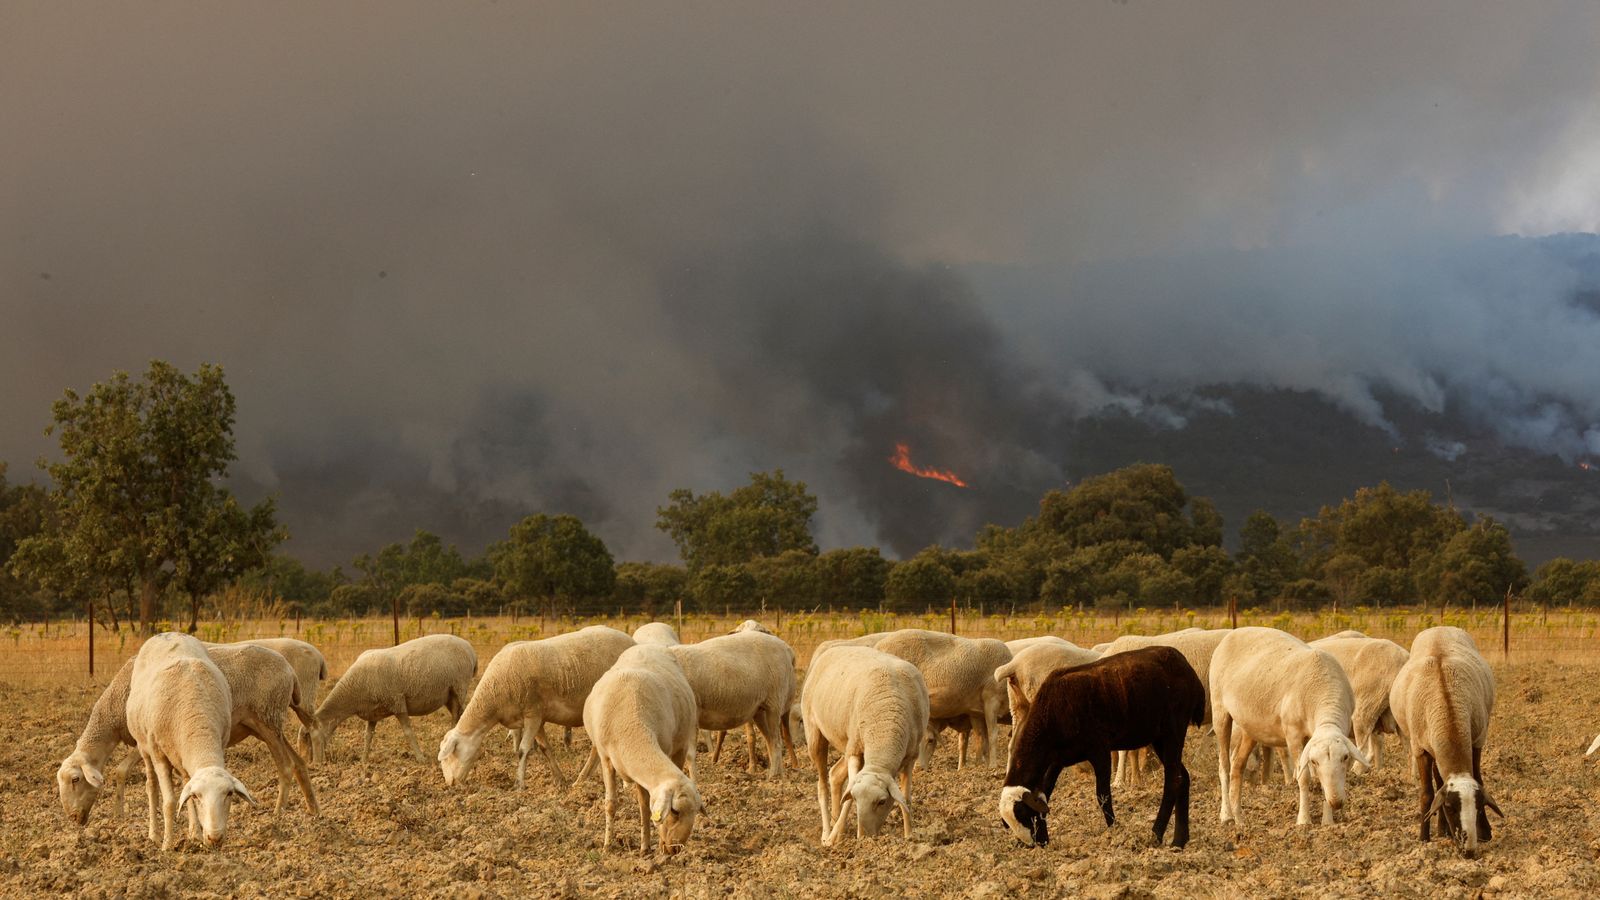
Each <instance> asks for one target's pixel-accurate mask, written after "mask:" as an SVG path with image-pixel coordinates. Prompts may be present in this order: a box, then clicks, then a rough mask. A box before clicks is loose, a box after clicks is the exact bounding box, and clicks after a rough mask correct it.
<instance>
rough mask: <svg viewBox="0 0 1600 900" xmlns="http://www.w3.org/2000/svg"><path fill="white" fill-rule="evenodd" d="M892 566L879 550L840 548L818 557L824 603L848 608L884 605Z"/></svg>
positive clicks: (818, 570) (875, 548)
mask: <svg viewBox="0 0 1600 900" xmlns="http://www.w3.org/2000/svg"><path fill="white" fill-rule="evenodd" d="M889 567H890V563H889V561H888V560H886V559H884V558H883V553H882V552H881V551H879V550H878V548H877V547H840V548H839V549H837V550H829V551H828V552H826V553H824V554H822V555H821V556H819V557H817V573H818V576H819V578H820V581H821V584H820V590H821V591H822V597H823V599H825V600H827V601H828V602H829V603H837V604H839V605H841V606H845V607H855V608H861V607H871V606H877V605H878V604H880V603H882V602H883V585H884V581H885V580H887V579H888V577H889Z"/></svg>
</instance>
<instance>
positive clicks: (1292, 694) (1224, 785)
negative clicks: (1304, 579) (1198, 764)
mask: <svg viewBox="0 0 1600 900" xmlns="http://www.w3.org/2000/svg"><path fill="white" fill-rule="evenodd" d="M1210 684H1211V710H1212V713H1211V714H1212V725H1213V727H1214V728H1215V729H1216V733H1217V775H1218V780H1219V782H1220V788H1221V791H1220V793H1221V798H1222V800H1221V820H1222V821H1223V822H1224V823H1226V822H1229V821H1236V820H1238V818H1239V794H1240V790H1241V787H1242V785H1241V781H1240V776H1241V775H1242V774H1243V772H1244V763H1245V759H1246V758H1248V757H1249V755H1250V751H1251V750H1252V749H1253V748H1254V747H1255V745H1256V744H1258V743H1259V744H1266V745H1268V746H1272V747H1283V748H1285V750H1286V752H1287V754H1288V756H1290V757H1293V758H1295V759H1296V760H1297V761H1296V763H1295V778H1296V780H1297V781H1298V782H1299V785H1300V806H1299V814H1298V816H1297V817H1296V819H1295V823H1296V824H1297V825H1309V824H1311V786H1312V779H1313V778H1315V779H1317V780H1318V781H1319V782H1320V783H1321V785H1322V795H1323V804H1322V821H1323V823H1324V824H1327V823H1331V822H1332V821H1333V813H1334V811H1335V810H1338V809H1341V808H1343V806H1344V803H1345V799H1346V794H1345V770H1346V769H1347V768H1348V765H1349V761H1350V760H1352V759H1354V760H1357V761H1359V762H1361V763H1362V764H1363V765H1367V766H1370V765H1371V763H1370V762H1369V761H1368V760H1367V759H1366V758H1365V757H1363V756H1362V755H1361V750H1360V748H1358V747H1356V745H1355V743H1354V742H1353V741H1351V740H1350V737H1349V735H1350V731H1351V728H1350V716H1351V713H1352V712H1353V711H1354V710H1355V695H1354V693H1353V692H1352V691H1351V689H1350V680H1349V679H1348V678H1346V677H1345V674H1344V669H1342V668H1340V666H1339V662H1338V660H1336V659H1334V658H1333V657H1332V656H1330V655H1329V654H1328V653H1326V652H1324V651H1322V650H1317V649H1315V648H1313V647H1310V646H1307V644H1306V643H1305V642H1304V641H1302V640H1300V639H1299V638H1297V637H1295V636H1294V635H1291V634H1286V633H1284V632H1282V631H1279V630H1277V629H1275V628H1260V627H1248V628H1240V629H1238V630H1236V631H1233V632H1230V633H1229V634H1228V635H1227V636H1226V637H1224V638H1223V639H1222V642H1221V643H1220V644H1219V645H1218V646H1217V650H1216V653H1215V654H1214V655H1213V656H1212V658H1211V678H1210ZM1235 726H1238V728H1239V730H1240V736H1239V742H1238V744H1237V745H1235V744H1233V743H1232V738H1233V729H1234V727H1235ZM1230 749H1231V750H1232V760H1231V763H1230V761H1229V751H1230Z"/></svg>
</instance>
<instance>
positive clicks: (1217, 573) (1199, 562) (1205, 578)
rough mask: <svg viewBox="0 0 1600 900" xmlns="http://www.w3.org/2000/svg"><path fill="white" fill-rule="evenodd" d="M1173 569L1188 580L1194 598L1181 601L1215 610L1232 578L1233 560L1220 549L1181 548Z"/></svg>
mask: <svg viewBox="0 0 1600 900" xmlns="http://www.w3.org/2000/svg"><path fill="white" fill-rule="evenodd" d="M1172 568H1173V569H1175V570H1177V572H1178V573H1179V574H1181V575H1183V577H1185V578H1187V579H1189V583H1190V584H1191V585H1192V589H1193V594H1191V595H1190V596H1188V597H1184V598H1182V600H1183V601H1184V602H1187V603H1189V604H1190V605H1192V606H1216V605H1218V604H1220V603H1221V602H1222V584H1223V582H1224V581H1226V580H1227V578H1228V576H1229V575H1232V574H1233V568H1234V565H1233V560H1232V559H1229V558H1228V553H1227V551H1226V550H1223V549H1222V548H1221V547H1216V546H1200V545H1195V546H1192V547H1179V548H1178V549H1177V550H1174V551H1172Z"/></svg>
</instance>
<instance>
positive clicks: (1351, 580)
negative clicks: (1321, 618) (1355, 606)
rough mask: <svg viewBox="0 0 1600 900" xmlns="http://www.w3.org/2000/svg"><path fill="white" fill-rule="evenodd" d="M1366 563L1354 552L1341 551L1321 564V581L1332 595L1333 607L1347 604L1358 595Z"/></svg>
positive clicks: (1365, 571)
mask: <svg viewBox="0 0 1600 900" xmlns="http://www.w3.org/2000/svg"><path fill="white" fill-rule="evenodd" d="M1367 568H1368V566H1367V563H1366V561H1365V560H1363V559H1362V558H1361V557H1359V556H1357V555H1355V554H1354V553H1341V554H1339V555H1338V556H1335V557H1334V558H1332V559H1330V560H1328V561H1327V563H1325V564H1324V565H1323V566H1322V583H1323V584H1324V585H1325V586H1327V589H1328V593H1329V594H1330V595H1331V596H1332V597H1333V608H1334V609H1335V610H1337V609H1338V608H1339V607H1340V606H1349V605H1350V604H1351V603H1352V602H1353V601H1354V600H1355V599H1356V597H1357V596H1358V594H1357V592H1358V591H1359V590H1360V588H1361V576H1363V575H1365V574H1366V573H1367Z"/></svg>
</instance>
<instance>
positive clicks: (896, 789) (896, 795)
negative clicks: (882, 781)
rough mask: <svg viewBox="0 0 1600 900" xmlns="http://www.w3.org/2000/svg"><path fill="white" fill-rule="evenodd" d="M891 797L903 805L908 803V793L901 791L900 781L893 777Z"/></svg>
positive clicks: (890, 785) (890, 790) (890, 781)
mask: <svg viewBox="0 0 1600 900" xmlns="http://www.w3.org/2000/svg"><path fill="white" fill-rule="evenodd" d="M889 799H891V800H893V801H894V802H896V803H898V804H900V805H901V806H905V805H906V795H905V794H902V793H901V792H900V783H899V782H897V781H895V780H894V779H892V778H891V779H889Z"/></svg>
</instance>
